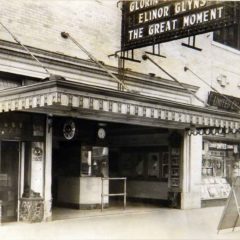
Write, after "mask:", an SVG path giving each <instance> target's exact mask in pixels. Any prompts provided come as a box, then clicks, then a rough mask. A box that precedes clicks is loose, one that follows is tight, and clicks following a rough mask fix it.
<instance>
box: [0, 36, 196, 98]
mask: <svg viewBox="0 0 240 240" xmlns="http://www.w3.org/2000/svg"><path fill="white" fill-rule="evenodd" d="M27 47H28V48H29V50H30V51H31V52H32V53H34V54H35V55H36V56H37V57H38V58H39V60H40V61H41V62H42V63H44V64H47V65H48V66H49V68H51V67H53V68H54V67H56V66H58V67H65V69H64V70H66V71H68V72H71V70H78V71H81V72H85V73H91V74H96V75H101V76H108V74H107V73H106V72H105V71H103V70H102V69H100V68H99V67H98V66H97V65H96V64H95V63H94V62H92V61H90V60H83V59H80V58H76V57H71V56H67V55H64V54H60V53H54V52H50V51H46V50H42V49H38V48H33V47H30V46H27ZM0 54H4V55H7V56H13V57H17V58H22V59H25V60H26V59H27V60H28V61H31V62H34V60H32V58H31V56H30V55H29V54H28V53H26V52H25V51H24V50H23V49H22V48H21V46H19V45H18V44H16V43H13V42H8V41H3V40H0ZM18 61H19V59H18ZM106 67H107V68H108V69H109V70H111V71H112V72H113V73H115V74H116V75H117V74H118V68H117V67H113V66H109V65H106ZM124 80H125V82H127V84H129V85H130V86H134V85H138V86H144V87H145V86H146V84H147V86H148V87H149V88H152V89H153V88H159V89H166V90H172V91H177V92H182V93H185V94H186V95H188V93H187V91H186V90H185V89H182V87H180V86H179V85H178V84H177V83H175V82H174V81H170V80H167V79H163V78H160V77H151V76H149V75H147V74H142V73H138V72H134V71H129V70H126V73H125V77H124ZM183 85H184V87H185V88H188V89H190V90H191V91H192V92H196V91H197V90H198V89H199V87H197V86H193V85H190V84H183Z"/></svg>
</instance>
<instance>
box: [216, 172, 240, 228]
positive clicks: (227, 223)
mask: <svg viewBox="0 0 240 240" xmlns="http://www.w3.org/2000/svg"><path fill="white" fill-rule="evenodd" d="M239 208H240V177H239V176H238V177H237V178H236V181H235V184H234V185H233V187H232V190H231V192H230V194H229V197H228V200H227V203H226V206H225V208H224V211H223V213H222V217H221V220H220V222H219V224H218V231H219V230H223V229H228V228H233V229H234V228H235V227H240V212H239V211H240V209H239Z"/></svg>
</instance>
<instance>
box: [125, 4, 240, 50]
mask: <svg viewBox="0 0 240 240" xmlns="http://www.w3.org/2000/svg"><path fill="white" fill-rule="evenodd" d="M236 4H239V3H236V2H233V1H230V2H229V1H207V0H192V1H186V0H182V1H179V0H177V1H159V0H135V1H125V2H123V7H122V40H121V41H122V42H121V48H122V51H126V50H131V49H135V48H140V47H145V46H149V45H154V44H157V43H163V42H168V41H172V40H176V39H180V38H184V37H190V36H194V35H197V34H202V33H206V32H211V31H214V30H217V29H220V28H223V27H226V26H231V25H233V24H234V23H235V21H236V16H235V15H236V14H235V11H234V8H235V5H236Z"/></svg>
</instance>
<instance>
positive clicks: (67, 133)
mask: <svg viewBox="0 0 240 240" xmlns="http://www.w3.org/2000/svg"><path fill="white" fill-rule="evenodd" d="M75 133H76V124H75V122H74V121H73V120H68V121H67V122H65V124H64V125H63V136H64V137H65V138H66V139H67V140H71V139H73V137H74V136H75Z"/></svg>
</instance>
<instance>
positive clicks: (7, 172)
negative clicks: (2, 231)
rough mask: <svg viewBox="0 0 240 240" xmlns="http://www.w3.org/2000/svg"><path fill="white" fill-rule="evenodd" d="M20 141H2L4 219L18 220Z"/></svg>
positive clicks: (0, 164) (0, 186)
mask: <svg viewBox="0 0 240 240" xmlns="http://www.w3.org/2000/svg"><path fill="white" fill-rule="evenodd" d="M18 170H19V143H18V142H10V141H2V142H0V200H2V221H3V222H8V221H17V205H18V176H19V174H18Z"/></svg>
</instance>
